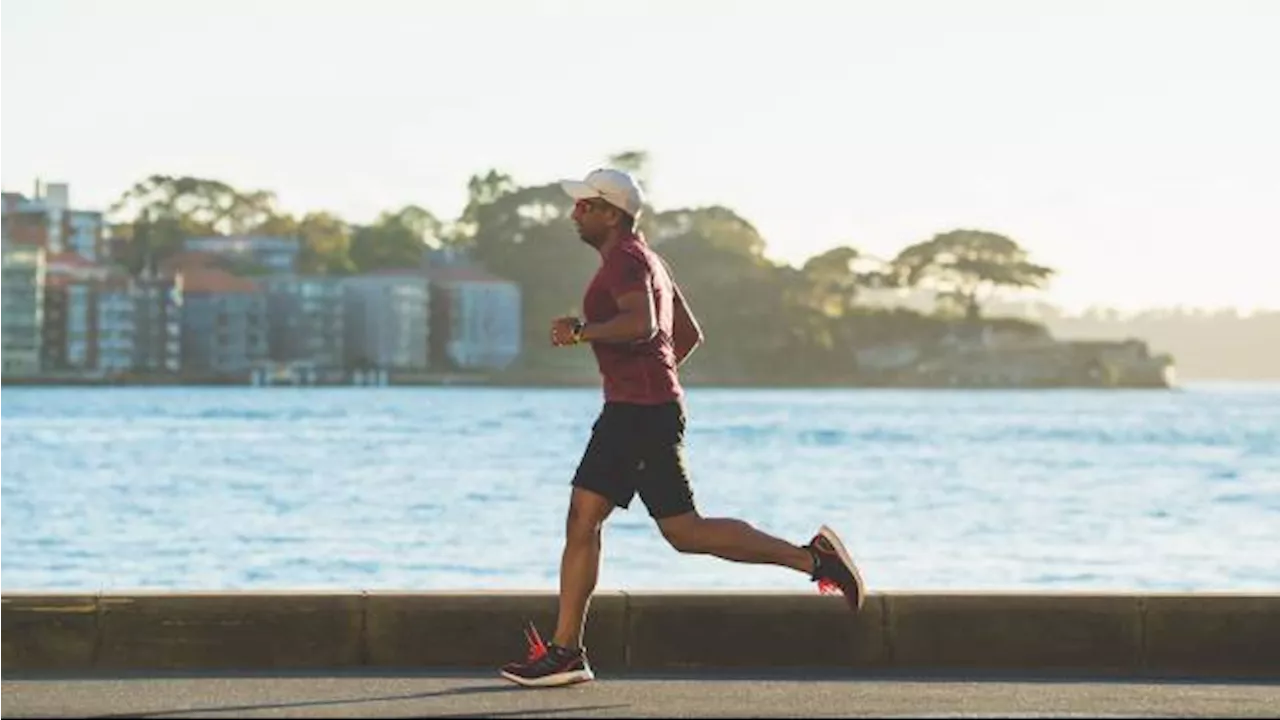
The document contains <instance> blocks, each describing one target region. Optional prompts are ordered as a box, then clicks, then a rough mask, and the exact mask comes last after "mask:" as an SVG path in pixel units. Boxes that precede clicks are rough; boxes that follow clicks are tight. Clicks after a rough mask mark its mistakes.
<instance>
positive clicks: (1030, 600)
mask: <svg viewBox="0 0 1280 720" xmlns="http://www.w3.org/2000/svg"><path fill="white" fill-rule="evenodd" d="M556 607H557V604H556V597H555V595H554V594H553V593H551V592H486V593H478V592H420V593H414V592H385V591H378V592H361V591H354V592H334V593H309V592H308V593H292V592H275V593H263V592H222V593H131V594H118V595H112V594H83V595H77V594H41V593H5V594H4V595H3V612H2V614H3V633H2V636H3V646H4V647H3V666H4V670H5V671H6V672H45V671H59V672H116V671H122V670H220V669H239V670H264V669H265V670H287V669H317V668H328V669H338V668H359V667H382V668H396V667H399V668H422V667H432V668H472V669H480V668H496V667H497V666H498V665H501V664H502V663H504V662H507V661H510V660H512V659H515V658H518V657H520V656H521V655H522V654H523V652H524V640H523V636H522V633H521V628H522V627H523V625H524V623H525V621H526V620H533V621H534V622H536V623H537V625H538V627H539V628H540V629H541V630H542V632H543V634H544V636H547V637H549V636H550V634H551V633H552V631H553V630H554V622H555V615H556ZM591 609H592V612H591V615H590V619H589V620H588V627H587V640H586V642H587V646H588V648H589V649H590V652H591V657H592V662H593V664H594V665H595V666H596V668H597V669H599V670H601V671H604V672H623V671H629V670H635V671H661V670H682V669H689V668H761V669H773V668H815V669H826V670H837V671H840V672H843V671H848V672H850V673H852V674H857V673H863V674H868V673H875V672H919V673H933V672H944V673H957V672H958V673H989V672H995V673H1008V672H1017V673H1036V674H1048V675H1064V674H1067V675H1082V674H1084V675H1095V676H1128V677H1242V678H1243V677H1251V678H1258V677H1264V678H1280V595H1266V594H1222V593H1218V594H1194V593H1191V594H1151V595H1143V594H1136V593H1135V594H1125V593H1115V594H1100V593H1056V594H1037V593H1021V594H1017V593H1013V594H994V593H941V592H939V593H891V594H876V593H873V594H872V595H871V596H870V597H868V599H867V603H866V605H865V606H864V608H863V610H862V612H861V613H858V614H856V615H854V614H852V613H850V612H849V611H848V609H847V608H846V607H845V605H844V603H843V600H842V599H840V598H832V597H823V596H818V595H810V594H796V593H752V592H725V593H706V592H638V593H625V592H602V593H597V594H596V596H595V597H594V598H593V600H592V605H591Z"/></svg>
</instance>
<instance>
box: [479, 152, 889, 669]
mask: <svg viewBox="0 0 1280 720" xmlns="http://www.w3.org/2000/svg"><path fill="white" fill-rule="evenodd" d="M561 186H562V187H563V188H564V190H565V192H567V193H568V194H569V196H570V197H572V198H573V199H574V200H575V204H574V207H573V222H574V224H575V225H576V226H577V229H578V235H579V236H580V237H581V238H582V240H583V242H585V243H587V244H588V245H590V246H591V247H593V248H595V249H596V250H597V251H598V252H599V253H600V268H599V270H597V272H596V274H595V277H594V278H593V279H592V280H591V283H590V284H589V285H588V286H587V290H586V295H585V297H584V298H583V303H582V307H583V314H584V315H585V316H586V317H585V318H577V317H560V318H556V319H555V320H553V321H552V323H551V338H550V339H551V344H552V345H554V346H556V347H570V346H574V345H579V344H583V343H589V344H590V346H591V349H592V351H593V352H594V353H595V356H596V361H597V364H598V366H599V369H600V375H601V377H602V379H603V385H604V407H603V409H602V410H601V412H600V415H599V417H598V419H597V420H596V421H595V425H594V426H593V428H592V432H591V440H590V442H589V443H588V444H587V448H586V452H585V453H584V454H583V457H582V460H581V463H580V464H579V465H578V470H577V473H576V474H575V475H574V478H573V483H572V490H571V494H570V497H569V515H568V520H567V523H566V527H565V544H564V552H563V555H562V556H561V559H560V607H559V616H558V619H557V623H556V630H555V635H554V636H553V637H552V640H551V642H550V643H544V642H543V641H542V639H541V638H540V637H539V636H538V633H537V630H536V629H535V628H533V627H532V626H530V627H529V628H527V629H526V635H527V637H528V640H529V646H530V651H529V656H528V658H527V659H526V660H524V661H522V662H514V663H509V664H507V665H505V666H503V668H502V671H501V674H502V676H503V677H505V678H506V679H508V680H510V681H512V682H515V683H519V684H521V685H525V686H530V687H550V686H558V685H568V684H571V683H576V682H584V681H588V680H592V679H594V674H593V673H592V671H591V665H590V663H588V661H587V654H586V648H584V647H583V644H582V642H583V630H584V627H585V624H586V617H587V607H588V604H589V603H590V600H591V594H592V593H593V592H594V591H595V587H596V577H597V575H598V573H599V569H600V530H601V527H602V526H603V524H604V521H605V520H606V519H607V518H608V517H609V514H610V513H611V512H612V511H613V509H614V508H615V507H621V508H624V509H625V508H627V507H628V506H629V505H630V504H631V501H632V498H633V497H634V496H635V495H636V494H639V495H640V499H641V500H642V501H643V502H644V504H645V507H646V508H647V509H648V511H649V515H650V516H652V517H653V519H654V520H655V521H656V522H657V524H658V528H659V529H660V530H661V531H662V536H663V537H664V538H666V540H667V542H669V543H671V546H672V547H673V548H675V549H676V550H677V551H679V552H682V553H701V554H710V555H715V556H716V557H720V558H724V559H726V560H731V561H734V562H741V563H758V564H769V565H777V566H780V567H789V568H792V569H793V570H797V571H799V572H802V573H806V574H808V575H809V577H810V580H812V581H815V582H817V583H818V587H819V590H820V591H822V592H828V593H833V592H841V593H843V594H844V597H845V598H846V599H847V600H848V602H849V606H850V607H851V608H852V609H853V610H855V611H857V610H859V609H861V607H862V603H863V599H864V596H865V592H866V590H865V587H864V586H863V583H862V578H861V577H860V575H859V574H858V569H857V567H856V566H855V565H854V563H853V560H852V559H851V558H850V556H849V553H848V552H847V551H846V550H845V548H844V545H843V543H841V542H840V539H839V538H838V537H837V536H836V534H835V532H833V531H832V530H831V529H830V528H828V527H826V526H823V527H822V528H821V529H820V530H818V532H817V534H815V535H814V536H813V539H811V540H810V541H809V543H808V544H806V545H799V546H798V545H792V544H791V543H788V542H786V541H784V540H780V539H778V538H776V537H773V536H772V535H767V534H765V533H763V532H761V531H759V530H757V529H755V528H754V527H752V526H751V525H749V524H747V523H746V522H743V521H742V520H736V519H731V518H707V517H703V516H702V515H700V514H699V513H698V510H697V508H696V506H695V505H694V501H693V491H692V489H691V488H690V485H689V477H688V474H687V472H686V470H685V464H684V433H685V411H684V390H683V388H682V387H681V384H680V379H679V374H678V371H677V369H678V368H679V367H680V365H681V364H682V363H683V362H684V361H685V360H686V359H688V357H689V355H690V353H692V352H693V351H694V349H695V348H697V347H698V345H700V344H701V343H702V340H703V337H702V330H701V329H700V328H699V326H698V321H697V320H696V319H695V318H694V315H693V312H692V310H691V309H690V308H689V304H688V302H686V301H685V298H684V296H683V295H682V293H681V292H680V288H679V287H678V286H677V285H676V284H675V281H674V280H673V279H672V277H671V275H670V273H669V272H668V268H667V266H666V264H665V263H664V262H663V260H662V259H661V258H660V257H659V256H658V254H657V253H655V252H654V251H653V249H652V248H650V247H649V245H648V243H647V242H646V241H645V239H644V238H643V237H642V236H641V235H640V234H639V233H638V232H637V231H636V221H637V219H638V218H639V216H640V212H641V208H642V207H643V206H644V199H643V195H642V192H641V190H640V187H639V185H637V184H636V182H635V180H634V179H633V178H632V177H631V176H630V175H629V174H627V173H625V172H620V171H618V170H596V171H594V172H592V173H591V174H589V175H588V176H587V177H586V179H585V180H583V181H576V180H566V181H563V182H562V183H561Z"/></svg>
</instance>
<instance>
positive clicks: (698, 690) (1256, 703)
mask: <svg viewBox="0 0 1280 720" xmlns="http://www.w3.org/2000/svg"><path fill="white" fill-rule="evenodd" d="M2 706H3V716H4V717H37V716H42V717H50V716H62V717H94V716H99V717H100V716H104V715H123V716H128V717H191V718H195V717H465V716H483V717H499V718H524V717H716V716H720V717H730V716H736V717H748V716H756V717H761V716H767V717H779V716H790V717H840V716H844V717H856V716H876V717H893V716H900V717H1064V716H1066V717H1070V716H1077V717H1171V716H1183V717H1186V716H1199V717H1215V716H1216V717H1250V716H1251V717H1276V718H1280V681H1278V682H1276V683H1272V684H1266V683H1243V682H1242V683H1190V682H1163V683H1161V682H1118V681H1117V682H1112V681H1097V682H1095V681H1025V680H1017V681H1014V680H987V681H961V680H950V679H948V680H932V679H897V678H891V679H885V678H857V679H839V678H832V677H826V678H816V679H801V678H798V677H797V676H795V675H790V676H787V675H760V676H756V677H750V676H743V675H735V676H729V675H720V674H707V673H703V674H688V675H663V676H636V675H628V676H621V677H602V678H601V679H600V680H597V681H596V682H595V683H590V684H586V685H579V686H575V687H570V688H555V689H548V690H525V689H522V688H518V687H515V686H513V685H510V684H508V683H507V682H505V681H503V680H501V679H500V678H497V677H495V676H484V675H477V674H457V673H449V674H445V673H407V672H406V673H400V674H370V673H364V674H354V673H342V674H337V673H335V674H294V673H291V674H273V675H267V674H240V675H226V674H221V675H215V674H207V673H202V674H186V675H178V674H168V675H160V676H157V675H146V676H143V675H127V676H115V677H95V678H66V677H51V676H50V677H42V678H33V677H29V676H27V677H12V676H6V677H5V678H4V681H3V703H2Z"/></svg>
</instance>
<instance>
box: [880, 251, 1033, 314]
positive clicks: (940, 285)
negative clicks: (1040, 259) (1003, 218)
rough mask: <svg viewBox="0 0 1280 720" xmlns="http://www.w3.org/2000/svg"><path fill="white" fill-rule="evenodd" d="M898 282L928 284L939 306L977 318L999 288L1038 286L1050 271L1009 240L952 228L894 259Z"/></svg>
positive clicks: (916, 284) (915, 284)
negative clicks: (951, 305) (952, 305)
mask: <svg viewBox="0 0 1280 720" xmlns="http://www.w3.org/2000/svg"><path fill="white" fill-rule="evenodd" d="M893 265H894V267H895V268H896V271H897V275H898V280H899V282H900V283H901V284H903V285H906V286H910V287H914V286H918V285H925V284H927V285H930V286H932V287H934V288H935V289H936V290H937V292H938V297H939V299H940V300H942V301H943V302H955V303H957V304H958V305H959V306H960V307H961V308H962V309H963V311H964V314H965V316H966V317H968V318H970V319H977V318H978V317H980V316H981V311H982V304H983V303H984V302H985V301H986V300H987V299H988V298H989V297H990V296H991V295H992V294H993V293H995V292H997V291H998V290H1000V289H1002V288H1042V287H1044V286H1045V285H1046V284H1047V283H1048V281H1049V279H1050V278H1051V277H1052V276H1053V274H1054V270H1053V269H1051V268H1048V267H1044V266H1041V265H1036V264H1034V263H1032V262H1030V261H1029V260H1028V259H1027V252H1026V250H1024V249H1023V248H1022V247H1020V246H1019V245H1018V244H1017V243H1016V242H1014V241H1013V240H1010V239H1009V238H1007V237H1005V236H1003V235H999V234H996V233H992V232H986V231H982V230H952V231H951V232H946V233H941V234H939V235H935V236H934V237H933V238H932V239H930V240H927V241H925V242H921V243H916V244H915V245H912V246H910V247H908V248H906V249H904V250H903V251H902V252H900V253H898V256H897V257H896V258H895V259H894V260H893Z"/></svg>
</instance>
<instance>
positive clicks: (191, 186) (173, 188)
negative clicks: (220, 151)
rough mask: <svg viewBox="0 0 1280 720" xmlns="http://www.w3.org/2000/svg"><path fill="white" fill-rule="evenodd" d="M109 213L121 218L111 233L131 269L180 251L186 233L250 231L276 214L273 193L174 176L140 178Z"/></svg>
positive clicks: (135, 269)
mask: <svg viewBox="0 0 1280 720" xmlns="http://www.w3.org/2000/svg"><path fill="white" fill-rule="evenodd" d="M107 212H108V215H110V216H114V217H115V218H117V222H116V223H114V224H113V226H112V235H113V237H115V238H118V239H119V240H121V241H123V242H124V244H125V250H124V252H125V257H124V258H123V261H124V263H125V264H126V265H127V266H128V267H129V269H130V270H131V271H133V272H138V271H139V270H141V269H142V267H143V266H144V265H145V264H146V263H147V262H148V261H150V262H159V261H160V260H162V259H164V258H165V257H167V256H168V255H170V254H172V253H173V252H176V251H177V250H179V249H180V248H181V246H182V241H183V239H184V238H187V237H192V236H201V235H232V234H241V233H247V232H251V231H253V230H254V229H255V228H259V227H262V226H264V225H267V224H269V223H271V222H272V221H273V219H275V218H277V217H278V215H277V213H276V210H275V194H274V193H272V192H269V191H265V190H252V191H248V192H242V191H239V190H236V189H235V188H233V187H231V186H230V185H228V184H226V183H224V182H221V181H218V180H210V179H207V178H197V177H190V176H181V177H179V176H172V175H152V176H150V177H148V178H146V179H144V180H142V181H140V182H138V183H136V184H135V185H134V186H133V187H131V188H130V189H128V190H127V191H125V192H124V193H123V194H122V195H121V196H120V198H119V199H117V200H116V201H115V202H114V203H112V204H111V205H110V206H109V207H108V210H107Z"/></svg>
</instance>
